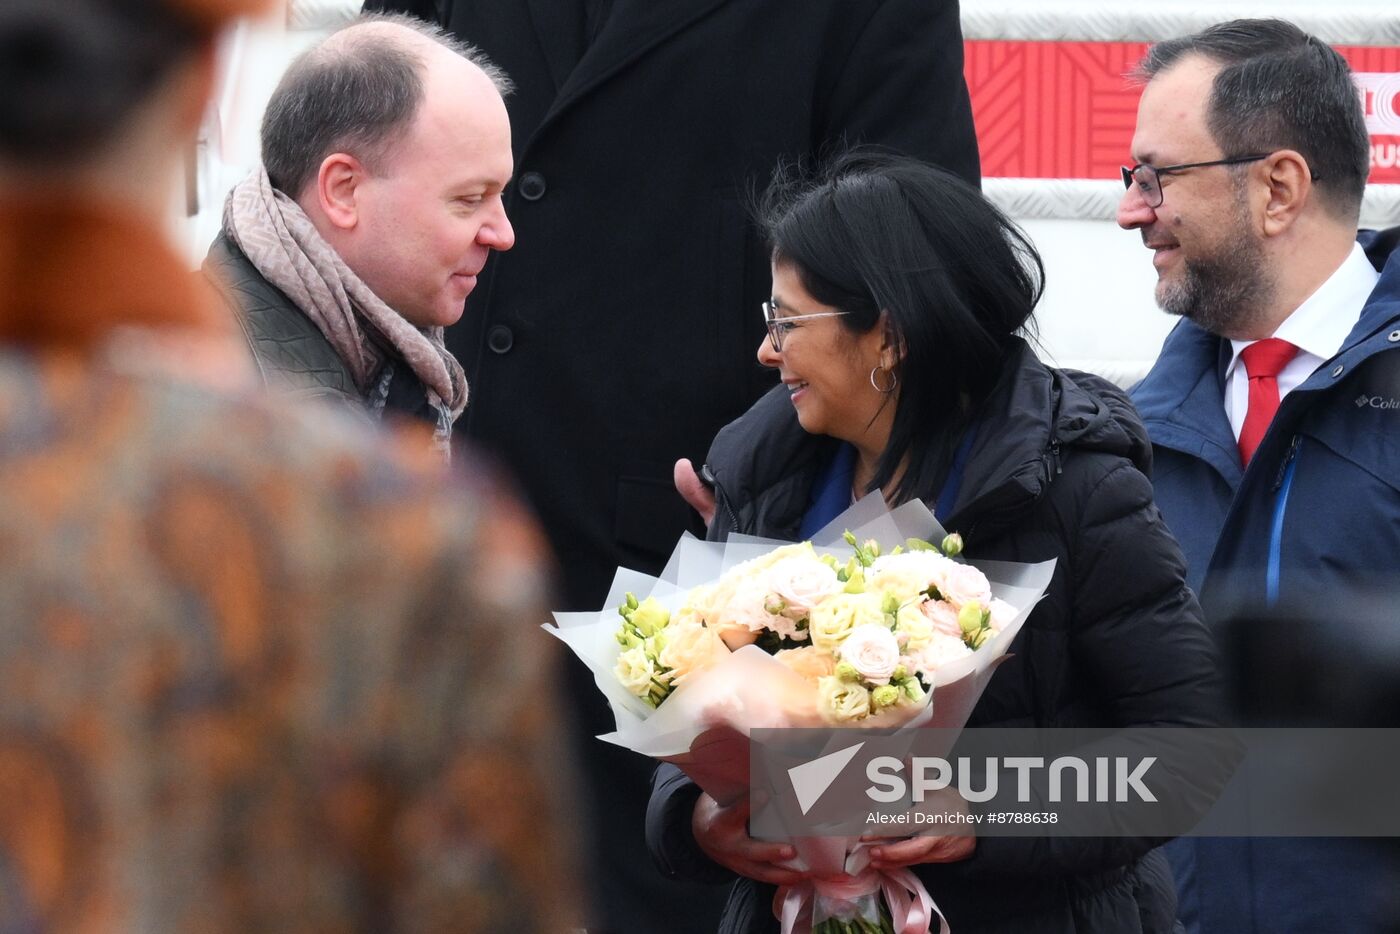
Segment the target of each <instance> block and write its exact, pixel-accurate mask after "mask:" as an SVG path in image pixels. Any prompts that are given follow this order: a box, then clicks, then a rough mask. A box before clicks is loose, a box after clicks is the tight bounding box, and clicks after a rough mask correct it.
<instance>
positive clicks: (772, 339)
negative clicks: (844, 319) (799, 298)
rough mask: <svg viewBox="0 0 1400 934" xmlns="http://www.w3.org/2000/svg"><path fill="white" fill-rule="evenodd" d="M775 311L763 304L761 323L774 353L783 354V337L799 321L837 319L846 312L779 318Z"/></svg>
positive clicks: (767, 304)
mask: <svg viewBox="0 0 1400 934" xmlns="http://www.w3.org/2000/svg"><path fill="white" fill-rule="evenodd" d="M776 310H777V309H776V308H775V307H774V305H773V303H772V302H764V303H763V323H764V324H765V325H767V326H768V342H769V343H770V344H772V346H773V352H774V353H782V352H783V335H785V334H787V333H788V332H789V331H791V330H792V329H793V327H794V326H795V325H796V324H797V322H799V321H811V320H813V319H814V318H839V317H841V316H842V315H844V314H847V312H844V311H819V312H817V313H816V314H812V315H788V316H787V317H785V318H779V317H777V315H775V314H774V312H775V311H776Z"/></svg>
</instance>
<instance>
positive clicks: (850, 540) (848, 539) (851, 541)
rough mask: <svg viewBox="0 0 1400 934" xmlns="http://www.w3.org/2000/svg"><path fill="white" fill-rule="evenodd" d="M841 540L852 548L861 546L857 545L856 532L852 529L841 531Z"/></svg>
mask: <svg viewBox="0 0 1400 934" xmlns="http://www.w3.org/2000/svg"><path fill="white" fill-rule="evenodd" d="M841 540H842V541H844V542H845V543H846V544H847V545H850V546H851V547H852V548H856V547H859V546H857V545H856V533H854V532H852V531H851V530H850V529H847V530H846V531H844V532H842V533H841Z"/></svg>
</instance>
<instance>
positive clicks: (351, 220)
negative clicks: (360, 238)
mask: <svg viewBox="0 0 1400 934" xmlns="http://www.w3.org/2000/svg"><path fill="white" fill-rule="evenodd" d="M367 174H368V173H366V172H365V167H364V166H363V165H362V164H361V163H360V160H358V159H356V158H355V157H354V156H352V155H350V154H348V153H343V152H333V153H331V154H330V155H329V156H326V158H324V159H322V160H321V167H320V169H318V170H317V172H316V178H315V182H314V183H315V185H316V191H315V192H314V195H315V198H316V203H317V205H318V206H319V207H320V208H321V213H322V214H323V215H324V216H325V218H326V220H327V221H329V222H330V223H331V225H332V226H334V227H338V228H340V229H341V230H353V229H354V228H355V226H356V225H357V224H359V222H360V210H359V195H360V186H361V185H362V184H363V183H364V180H365V178H366V177H367Z"/></svg>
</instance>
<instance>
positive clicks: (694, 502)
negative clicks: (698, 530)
mask: <svg viewBox="0 0 1400 934" xmlns="http://www.w3.org/2000/svg"><path fill="white" fill-rule="evenodd" d="M674 476H675V482H676V492H677V493H679V494H681V498H682V499H684V500H685V501H686V502H687V503H689V504H690V507H691V508H692V509H694V510H695V511H696V512H698V513H700V518H701V519H703V520H704V522H705V527H706V528H709V525H710V523H711V522H712V521H714V518H715V492H714V490H711V489H710V488H709V487H707V486H705V484H704V483H703V482H702V481H701V479H700V477H699V475H698V474H696V473H695V468H694V467H693V466H691V463H690V461H689V460H687V459H686V458H684V457H682V458H681V459H680V460H678V461H676V469H675V475H674Z"/></svg>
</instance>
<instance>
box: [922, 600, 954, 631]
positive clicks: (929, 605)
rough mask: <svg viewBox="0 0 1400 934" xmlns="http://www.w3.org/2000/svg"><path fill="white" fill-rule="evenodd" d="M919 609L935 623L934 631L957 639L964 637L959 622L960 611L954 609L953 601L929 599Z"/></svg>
mask: <svg viewBox="0 0 1400 934" xmlns="http://www.w3.org/2000/svg"><path fill="white" fill-rule="evenodd" d="M919 609H920V610H921V611H923V614H924V615H925V616H927V617H928V619H929V622H931V623H932V624H933V631H934V632H941V633H942V634H943V635H945V636H952V637H953V638H955V639H961V638H962V626H960V625H959V624H958V611H957V610H955V609H953V605H952V604H951V603H948V602H947V601H946V600H927V601H925V602H924V604H923V605H922V606H920V607H919Z"/></svg>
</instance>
